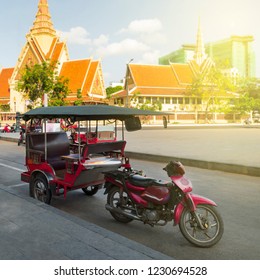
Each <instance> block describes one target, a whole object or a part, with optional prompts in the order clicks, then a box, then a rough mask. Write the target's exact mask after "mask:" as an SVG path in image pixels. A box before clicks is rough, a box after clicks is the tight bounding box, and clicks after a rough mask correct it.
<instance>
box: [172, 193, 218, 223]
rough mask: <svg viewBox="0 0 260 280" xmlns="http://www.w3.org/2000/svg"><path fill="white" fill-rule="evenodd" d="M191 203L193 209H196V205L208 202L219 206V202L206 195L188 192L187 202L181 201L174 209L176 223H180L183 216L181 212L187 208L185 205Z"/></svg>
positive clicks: (190, 206)
mask: <svg viewBox="0 0 260 280" xmlns="http://www.w3.org/2000/svg"><path fill="white" fill-rule="evenodd" d="M187 204H188V205H189V208H190V209H191V210H193V211H195V210H196V206H197V205H199V204H208V205H212V206H217V204H216V203H215V202H214V201H213V200H211V199H208V198H206V197H203V196H200V195H197V194H188V195H187V202H184V201H183V202H181V203H179V204H178V205H177V206H176V208H175V210H174V225H178V224H179V222H180V218H181V214H182V212H183V210H184V208H186V206H185V205H187Z"/></svg>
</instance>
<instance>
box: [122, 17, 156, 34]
mask: <svg viewBox="0 0 260 280" xmlns="http://www.w3.org/2000/svg"><path fill="white" fill-rule="evenodd" d="M161 30H162V23H161V21H160V20H159V19H157V18H154V19H141V20H134V21H132V22H130V24H129V25H128V27H127V28H126V29H125V28H123V29H121V30H120V31H119V33H125V32H129V33H139V34H140V33H148V34H151V33H154V32H160V31H161Z"/></svg>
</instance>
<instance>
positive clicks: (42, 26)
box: [30, 0, 56, 36]
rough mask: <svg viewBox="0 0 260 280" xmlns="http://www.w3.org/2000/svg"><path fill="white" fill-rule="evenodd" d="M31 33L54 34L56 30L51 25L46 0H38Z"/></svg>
mask: <svg viewBox="0 0 260 280" xmlns="http://www.w3.org/2000/svg"><path fill="white" fill-rule="evenodd" d="M30 33H31V34H32V35H41V34H49V35H52V36H56V30H55V29H54V27H53V24H52V21H51V15H50V12H49V5H48V1H47V0H40V1H39V4H38V12H37V14H36V17H35V21H34V23H33V27H32V28H31V30H30Z"/></svg>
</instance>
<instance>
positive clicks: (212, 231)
mask: <svg viewBox="0 0 260 280" xmlns="http://www.w3.org/2000/svg"><path fill="white" fill-rule="evenodd" d="M196 214H197V215H198V216H199V218H200V220H201V223H202V225H203V226H204V227H205V229H201V228H200V227H199V225H198V224H197V221H196V219H195V217H194V214H193V213H192V212H190V210H189V209H187V208H185V209H184V210H183V212H182V215H181V219H180V224H179V228H180V231H181V233H182V234H183V236H184V237H185V238H186V239H187V240H188V241H189V242H190V243H192V244H194V245H196V246H198V247H203V248H208V247H211V246H213V245H215V244H216V243H217V242H219V240H220V239H221V237H222V235H223V232H224V223H223V220H222V218H221V216H220V214H219V213H218V211H217V210H216V208H215V207H213V206H211V205H207V204H200V205H197V209H196Z"/></svg>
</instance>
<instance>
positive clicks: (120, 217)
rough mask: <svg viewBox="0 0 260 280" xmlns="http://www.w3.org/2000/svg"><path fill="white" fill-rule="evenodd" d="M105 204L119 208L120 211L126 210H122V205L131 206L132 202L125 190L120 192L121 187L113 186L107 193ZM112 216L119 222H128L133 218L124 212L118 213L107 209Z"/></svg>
mask: <svg viewBox="0 0 260 280" xmlns="http://www.w3.org/2000/svg"><path fill="white" fill-rule="evenodd" d="M107 204H108V205H110V206H111V207H112V208H115V209H116V208H117V209H118V208H119V209H121V210H122V212H124V211H126V210H124V208H123V207H124V206H125V207H127V206H131V204H132V202H131V200H130V199H129V197H128V195H127V193H126V192H122V193H121V189H120V188H118V187H116V186H114V187H112V188H111V189H110V190H109V192H108V195H107ZM109 212H110V214H111V215H112V217H113V218H114V219H115V220H117V221H118V222H120V223H129V222H131V221H132V220H133V219H131V218H129V217H127V216H125V215H124V214H119V213H117V212H115V211H113V210H111V211H109Z"/></svg>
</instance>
